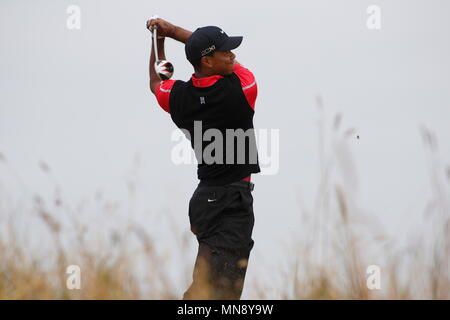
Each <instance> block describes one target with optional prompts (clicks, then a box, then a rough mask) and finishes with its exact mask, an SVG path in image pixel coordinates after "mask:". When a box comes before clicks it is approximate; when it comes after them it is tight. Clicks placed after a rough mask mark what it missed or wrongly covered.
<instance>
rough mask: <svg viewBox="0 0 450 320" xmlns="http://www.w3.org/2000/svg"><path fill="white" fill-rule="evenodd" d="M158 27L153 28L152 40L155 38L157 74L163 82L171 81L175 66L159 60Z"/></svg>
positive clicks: (155, 17) (154, 17)
mask: <svg viewBox="0 0 450 320" xmlns="http://www.w3.org/2000/svg"><path fill="white" fill-rule="evenodd" d="M157 18H158V16H157V15H154V16H153V17H151V19H157ZM157 32H158V25H155V26H154V27H153V31H152V38H153V47H154V49H155V66H154V67H155V72H156V74H157V75H158V77H159V78H160V79H161V80H169V79H170V78H171V77H172V75H173V71H174V68H173V64H172V63H170V62H169V61H167V60H159V57H158V44H157V42H158V41H157V39H158V34H157Z"/></svg>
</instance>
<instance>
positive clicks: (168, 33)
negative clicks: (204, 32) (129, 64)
mask: <svg viewBox="0 0 450 320" xmlns="http://www.w3.org/2000/svg"><path fill="white" fill-rule="evenodd" d="M155 25H157V26H158V29H157V35H158V37H169V38H172V39H174V40H177V41H180V42H182V43H186V41H187V39H189V37H190V36H191V34H192V32H191V31H189V30H186V29H183V28H181V27H178V26H175V25H173V24H171V23H170V22H168V21H165V20H163V19H160V18H157V19H151V20H149V21H147V29H149V30H150V31H151V32H152V31H153V28H154V26H155ZM157 46H158V58H159V59H160V60H166V56H165V52H164V38H162V39H157ZM154 65H155V52H154V47H153V39H152V50H151V53H150V63H149V74H150V90H151V91H152V92H153V94H155V91H156V87H157V86H158V84H159V83H160V82H161V80H160V79H159V77H158V75H157V74H156V72H155V67H154Z"/></svg>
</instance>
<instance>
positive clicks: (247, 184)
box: [229, 180, 255, 191]
mask: <svg viewBox="0 0 450 320" xmlns="http://www.w3.org/2000/svg"><path fill="white" fill-rule="evenodd" d="M229 186H235V187H241V188H242V187H243V188H247V189H249V190H250V191H253V189H255V184H254V183H253V182H249V181H246V180H239V181H237V182H233V183H230V184H229Z"/></svg>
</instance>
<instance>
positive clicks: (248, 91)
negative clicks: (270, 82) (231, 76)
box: [233, 63, 258, 110]
mask: <svg viewBox="0 0 450 320" xmlns="http://www.w3.org/2000/svg"><path fill="white" fill-rule="evenodd" d="M233 71H234V73H235V74H236V75H237V76H238V77H239V79H240V80H241V86H242V91H244V94H245V97H246V98H247V101H248V104H249V105H250V107H251V108H252V109H253V110H255V102H256V97H257V95H258V86H257V85H256V80H255V76H254V75H253V73H252V72H251V71H250V70H248V69H247V68H245V67H244V66H243V65H241V64H238V63H235V64H234V69H233Z"/></svg>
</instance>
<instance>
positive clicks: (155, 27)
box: [152, 25, 159, 61]
mask: <svg viewBox="0 0 450 320" xmlns="http://www.w3.org/2000/svg"><path fill="white" fill-rule="evenodd" d="M157 30H158V26H157V25H155V26H154V27H153V36H152V37H153V49H154V50H155V61H159V57H158V45H157V42H158V35H157Z"/></svg>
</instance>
